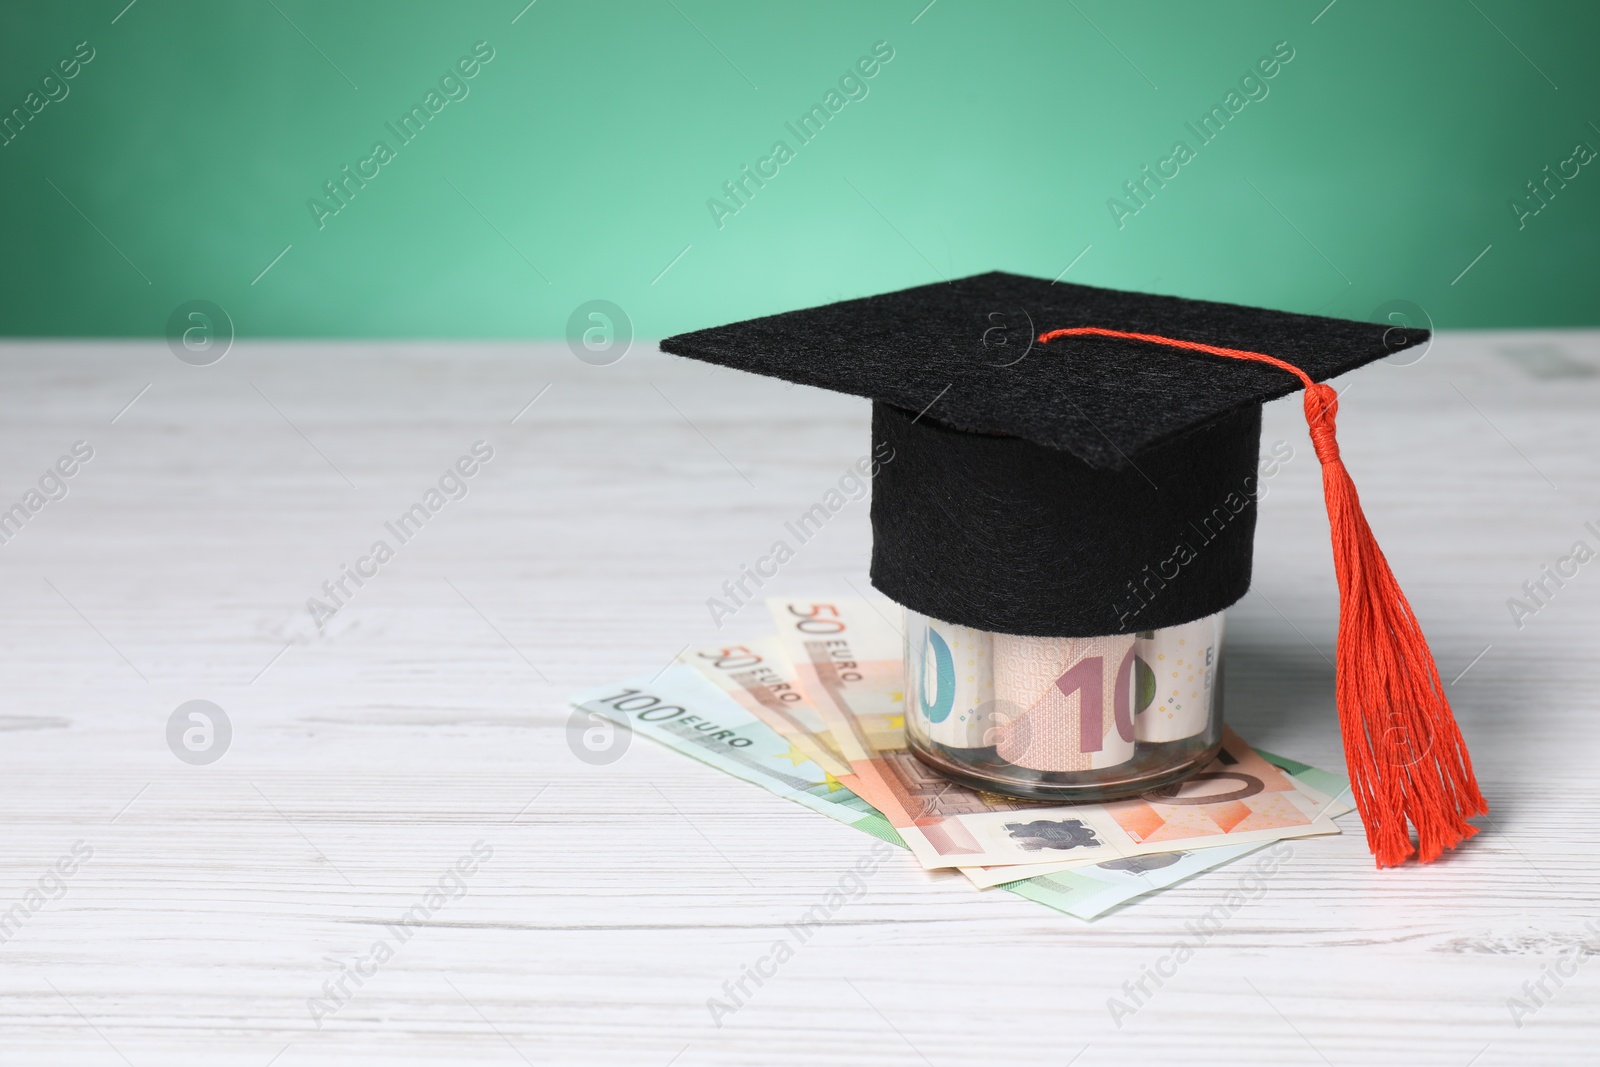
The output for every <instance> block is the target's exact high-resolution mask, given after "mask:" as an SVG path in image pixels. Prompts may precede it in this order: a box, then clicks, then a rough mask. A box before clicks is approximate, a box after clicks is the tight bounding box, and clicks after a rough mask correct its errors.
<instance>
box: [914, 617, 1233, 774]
mask: <svg viewBox="0 0 1600 1067" xmlns="http://www.w3.org/2000/svg"><path fill="white" fill-rule="evenodd" d="M905 635H906V655H905V671H906V681H905V721H906V740H907V743H908V744H909V746H910V748H911V751H912V752H913V753H915V755H916V757H917V758H918V759H920V760H921V761H922V762H923V763H925V764H927V765H928V766H929V767H932V768H933V769H934V770H936V771H938V772H939V773H941V774H943V775H945V776H946V777H949V778H953V779H954V780H956V781H958V782H961V783H963V784H964V785H969V786H974V787H976V788H979V789H987V790H989V791H991V792H995V793H1002V794H1005V795H1007V796H1014V797H1024V798H1028V799H1034V800H1039V799H1062V800H1068V801H1098V800H1111V799H1115V798H1118V797H1126V796H1133V795H1135V794H1138V793H1145V792H1148V791H1150V790H1152V789H1157V788H1160V787H1161V786H1164V785H1169V784H1171V783H1173V782H1176V781H1178V780H1179V779H1181V778H1184V777H1186V776H1187V775H1189V774H1192V773H1193V772H1195V771H1197V770H1199V769H1200V768H1201V767H1203V766H1205V765H1206V764H1207V763H1208V762H1210V760H1211V759H1212V757H1214V756H1215V755H1216V754H1217V752H1218V751H1219V750H1220V749H1221V747H1222V636H1223V613H1222V612H1220V611H1219V612H1218V613H1217V614H1215V615H1208V616H1207V617H1205V618H1203V619H1198V620H1196V621H1194V622H1189V623H1184V624H1183V625H1181V626H1168V627H1166V628H1165V629H1161V630H1153V631H1145V632H1143V633H1133V634H1120V635H1115V636H1110V637H1019V636H1016V635H1014V634H998V633H988V632H986V631H983V630H974V629H972V628H970V627H966V626H958V625H955V624H952V623H945V622H940V621H939V620H937V619H930V618H928V617H927V616H924V615H920V614H918V613H917V612H915V611H911V610H910V609H907V611H906V628H905Z"/></svg>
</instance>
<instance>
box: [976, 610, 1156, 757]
mask: <svg viewBox="0 0 1600 1067" xmlns="http://www.w3.org/2000/svg"><path fill="white" fill-rule="evenodd" d="M1134 644H1135V635H1134V634H1121V635H1116V636H1111V637H1019V636H1016V635H1013V634H995V635H994V652H993V655H994V692H995V700H996V703H997V705H998V706H999V707H1000V708H1002V709H1004V710H1003V711H1002V712H1001V713H1000V714H999V716H997V717H1001V716H1003V717H1004V718H1005V719H1006V721H1005V723H1004V724H1003V725H998V726H997V727H996V730H995V735H994V736H995V740H996V755H997V756H999V758H1000V759H1002V760H1004V761H1006V762H1007V763H1010V764H1012V765H1013V766H1016V767H1023V768H1027V769H1029V770H1036V771H1050V772H1060V771H1082V770H1090V769H1099V768H1104V767H1114V766H1116V765H1117V764H1120V763H1126V762H1127V761H1128V760H1131V759H1132V758H1133V750H1134V727H1133V699H1134V692H1133V687H1134V674H1135V658H1136V657H1135V654H1134Z"/></svg>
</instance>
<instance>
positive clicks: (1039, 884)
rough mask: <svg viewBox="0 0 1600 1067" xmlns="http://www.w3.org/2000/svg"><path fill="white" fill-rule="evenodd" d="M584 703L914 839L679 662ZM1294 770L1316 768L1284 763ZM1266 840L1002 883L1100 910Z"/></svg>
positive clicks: (874, 827) (736, 770)
mask: <svg viewBox="0 0 1600 1067" xmlns="http://www.w3.org/2000/svg"><path fill="white" fill-rule="evenodd" d="M572 705H573V706H574V707H575V708H578V709H579V710H583V711H587V712H589V713H591V714H595V715H599V716H601V717H603V718H606V719H608V720H610V721H612V722H616V723H619V724H621V725H623V726H624V727H626V728H629V729H631V730H633V731H634V732H635V733H638V734H641V735H643V736H646V737H649V738H650V739H651V740H653V741H656V742H658V743H660V744H662V745H664V746H666V747H668V748H671V749H673V750H674V751H677V752H679V753H681V754H684V755H687V756H690V757H692V758H693V759H696V760H698V761H699V762H701V763H704V764H706V765H708V766H711V767H715V768H716V769H718V770H721V771H723V772H724V773H727V774H729V775H732V776H733V777H736V778H740V779H743V780H744V781H747V782H750V783H753V784H755V785H758V786H760V787H762V788H764V789H766V790H767V791H769V792H771V793H773V794H775V795H777V796H781V797H783V798H785V799H787V800H790V801H792V802H794V803H797V804H802V805H804V806H806V807H808V808H810V809H811V810H813V811H816V812H819V813H821V814H823V815H826V816H828V817H829V818H831V819H834V820H835V821H838V822H841V823H844V824H846V825H848V826H853V827H854V828H856V829H857V830H860V831H862V832H864V833H869V834H872V835H873V836H875V837H878V838H880V839H882V840H885V841H888V842H890V843H892V844H895V845H898V846H900V847H902V848H904V847H906V846H905V842H904V841H903V839H902V838H901V837H900V835H899V834H898V833H897V832H896V831H895V829H894V828H893V827H892V826H891V825H890V823H889V821H888V820H887V819H885V818H884V817H883V816H882V814H881V813H879V812H878V811H877V810H876V809H874V808H873V807H872V805H870V804H869V803H867V802H866V801H865V800H863V799H862V798H861V797H860V796H858V795H857V794H856V793H854V792H853V791H852V790H850V789H849V788H847V787H846V786H844V785H843V784H841V783H840V781H839V780H838V779H837V777H835V776H831V775H830V774H829V773H828V772H827V771H825V770H823V769H822V768H821V767H820V766H819V765H817V764H815V763H807V762H806V761H805V760H804V759H803V758H801V757H800V756H799V755H798V754H797V753H795V752H794V751H793V748H794V746H793V745H792V744H791V743H790V742H789V741H788V740H787V739H785V738H784V737H782V736H781V735H779V734H778V733H777V732H776V731H774V730H772V729H771V728H770V727H768V726H767V725H766V724H765V723H763V722H761V721H760V720H758V719H756V718H755V717H754V716H753V715H752V714H751V713H750V712H749V711H747V710H746V709H745V708H744V707H742V706H741V705H740V704H739V703H738V702H736V701H735V700H733V699H732V698H731V697H730V696H729V695H728V694H727V693H726V692H725V691H723V690H721V689H720V688H718V687H717V686H716V685H714V684H713V683H711V682H709V681H707V680H706V679H705V678H704V677H703V676H702V675H701V674H700V673H699V672H697V671H695V670H693V669H691V668H688V667H685V666H682V665H679V664H675V665H673V666H672V667H669V668H668V669H667V670H666V671H665V672H663V673H662V674H661V675H660V676H658V677H656V678H654V679H643V678H641V679H638V680H636V681H633V682H629V683H624V684H621V685H613V686H603V687H598V688H595V689H592V690H589V691H587V692H584V693H580V694H578V695H576V696H574V697H573V698H572ZM1285 769H1287V770H1290V772H1291V773H1296V774H1298V773H1301V772H1304V771H1309V770H1311V768H1305V767H1303V766H1299V767H1298V769H1296V768H1295V767H1290V766H1286V767H1285ZM1264 844H1265V843H1260V844H1257V843H1252V844H1236V845H1228V846H1223V847H1218V848H1208V849H1203V850H1199V851H1194V852H1187V853H1183V852H1178V853H1171V854H1169V857H1170V858H1162V859H1159V860H1157V859H1150V858H1148V857H1146V858H1140V859H1137V860H1132V861H1111V862H1109V863H1105V864H1101V865H1098V866H1091V867H1084V868H1080V869H1077V870H1069V871H1062V872H1059V873H1056V874H1051V875H1047V876H1042V877H1037V878H1032V879H1026V880H1021V881H1016V882H1012V883H1010V884H1007V885H1005V886H1002V887H1001V889H1002V891H1003V892H1008V893H1012V894H1015V895H1018V896H1022V897H1025V898H1027V899H1029V900H1033V901H1035V902H1037V903H1040V904H1044V905H1045V906H1047V907H1050V908H1053V909H1055V910H1056V911H1060V912H1062V913H1064V914H1068V915H1073V916H1075V917H1077V918H1080V919H1086V920H1087V919H1093V918H1095V917H1096V916H1099V915H1101V914H1104V913H1105V912H1106V911H1109V910H1111V909H1112V908H1115V907H1117V906H1118V905H1120V904H1123V903H1126V902H1128V901H1131V900H1134V899H1137V898H1138V897H1140V896H1143V895H1145V894H1147V893H1150V892H1154V891H1156V890H1159V889H1164V888H1166V887H1168V886H1172V885H1175V884H1177V883H1178V882H1181V881H1183V880H1185V879H1187V878H1190V877H1193V876H1194V875H1196V874H1199V873H1202V872H1204V871H1207V870H1211V869H1213V868H1216V867H1220V866H1222V865H1224V864H1227V863H1229V862H1231V861H1232V860H1234V859H1237V858H1238V857H1240V856H1243V855H1245V854H1247V853H1249V852H1252V851H1254V850H1255V849H1257V848H1261V847H1264Z"/></svg>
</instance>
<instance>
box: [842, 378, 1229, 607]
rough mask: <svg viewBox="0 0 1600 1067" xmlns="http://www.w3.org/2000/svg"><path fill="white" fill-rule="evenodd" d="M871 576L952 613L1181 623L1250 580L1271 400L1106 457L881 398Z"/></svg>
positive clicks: (890, 591)
mask: <svg viewBox="0 0 1600 1067" xmlns="http://www.w3.org/2000/svg"><path fill="white" fill-rule="evenodd" d="M872 437H873V445H874V454H875V455H877V456H879V457H880V458H882V457H884V456H886V455H890V453H889V452H887V451H885V450H883V449H882V447H881V446H885V445H886V446H888V448H889V449H892V450H893V451H892V458H889V459H888V460H887V462H884V463H882V465H881V466H880V468H879V470H878V473H877V476H876V477H875V478H874V479H873V486H872V540H873V544H872V584H873V585H875V586H877V587H878V589H880V590H882V591H883V592H884V593H885V594H886V595H888V596H889V597H890V598H891V599H893V600H895V601H896V602H898V603H900V604H903V605H905V606H906V607H908V608H912V609H913V610H915V611H920V612H922V613H923V614H924V615H930V616H932V617H934V618H936V619H943V620H945V621H946V622H954V623H960V624H962V625H964V626H973V627H977V628H978V629H982V630H992V631H997V632H1000V633H1012V634H1028V635H1033V636H1039V637H1094V636H1099V635H1102V634H1117V633H1132V632H1135V631H1138V630H1149V629H1155V628H1158V627H1162V626H1174V625H1177V624H1179V623H1184V622H1191V621H1193V620H1195V619H1198V618H1202V617H1204V616H1206V615H1210V614H1211V613H1213V612H1216V611H1221V610H1222V609H1223V608H1226V607H1227V606H1228V605H1230V604H1232V603H1233V602H1234V601H1236V600H1238V599H1239V598H1240V597H1241V596H1243V595H1244V594H1245V591H1246V590H1247V589H1249V587H1250V559H1251V548H1252V538H1253V535H1254V533H1255V524H1256V502H1255V493H1256V481H1255V475H1256V464H1257V454H1258V451H1259V447H1260V438H1261V409H1260V407H1259V406H1250V407H1246V408H1243V409H1241V410H1238V411H1235V412H1233V413H1232V414H1230V415H1227V416H1225V417H1223V418H1221V419H1218V420H1213V421H1211V422H1210V423H1208V424H1207V425H1206V426H1204V427H1202V428H1200V429H1197V430H1193V431H1190V432H1189V433H1187V434H1184V435H1182V436H1180V437H1178V438H1175V439H1172V440H1170V441H1168V442H1167V443H1165V444H1162V445H1158V446H1156V447H1154V448H1150V449H1147V450H1145V451H1144V452H1142V453H1141V454H1140V455H1139V457H1138V460H1137V467H1134V466H1128V467H1124V468H1122V469H1120V470H1108V469H1104V468H1099V467H1094V466H1091V465H1089V464H1087V463H1085V462H1083V461H1082V460H1080V459H1078V458H1077V457H1075V456H1072V455H1069V454H1068V453H1065V452H1061V451H1058V450H1056V449H1053V448H1047V447H1045V446H1043V445H1039V444H1035V443H1034V442H1032V441H1026V440H1023V439H1021V438H1019V437H998V436H985V435H981V434H972V433H964V432H960V431H957V430H952V429H950V428H948V427H946V426H943V425H940V424H939V423H938V422H937V421H935V420H934V419H933V418H932V417H931V416H923V417H921V418H920V419H919V418H918V417H917V414H916V412H911V411H905V410H902V409H900V408H896V407H893V406H891V405H888V404H883V403H875V404H873V406H872Z"/></svg>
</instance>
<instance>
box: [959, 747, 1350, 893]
mask: <svg viewBox="0 0 1600 1067" xmlns="http://www.w3.org/2000/svg"><path fill="white" fill-rule="evenodd" d="M1255 752H1256V755H1257V756H1259V757H1261V758H1262V759H1264V760H1266V761H1267V762H1268V763H1270V764H1272V765H1273V766H1274V767H1276V768H1278V769H1279V770H1281V771H1284V772H1286V773H1289V774H1292V775H1293V777H1294V779H1295V781H1296V782H1297V783H1298V784H1299V785H1301V786H1303V787H1304V790H1303V795H1305V796H1306V797H1312V796H1325V797H1329V798H1331V799H1328V800H1327V801H1326V805H1325V807H1323V808H1322V809H1320V810H1319V814H1322V815H1326V816H1327V817H1328V818H1330V819H1337V818H1338V817H1339V816H1341V815H1344V814H1347V813H1348V812H1352V811H1354V810H1355V802H1354V800H1353V798H1352V797H1351V794H1350V792H1349V790H1348V786H1349V783H1348V782H1347V781H1346V780H1345V779H1344V778H1341V777H1340V776H1339V775H1337V774H1333V773H1331V772H1329V771H1324V770H1322V769H1320V768H1317V767H1312V766H1309V765H1307V764H1304V763H1296V762H1294V761H1293V760H1288V759H1285V758H1284V757H1282V756H1277V755H1274V754H1272V753H1269V752H1264V751H1262V750H1261V749H1256V750H1255ZM1211 842H1214V843H1211ZM1259 844H1260V843H1256V844H1253V845H1252V846H1251V847H1252V848H1253V847H1258V846H1259ZM1234 847H1236V844H1235V843H1232V842H1230V840H1229V839H1228V838H1227V837H1219V838H1208V839H1206V840H1204V841H1197V842H1195V843H1193V844H1191V845H1190V846H1189V848H1188V849H1187V850H1184V851H1187V852H1194V853H1202V852H1207V851H1209V850H1210V849H1212V848H1234ZM1174 854H1176V853H1151V854H1149V856H1146V857H1139V858H1140V859H1142V860H1143V862H1142V863H1135V864H1133V866H1132V867H1125V866H1116V865H1113V866H1111V867H1110V868H1109V869H1111V870H1122V869H1139V870H1157V869H1162V868H1164V867H1166V866H1167V864H1168V863H1169V862H1170V861H1167V860H1164V859H1160V858H1159V857H1162V856H1165V855H1174ZM1151 857H1155V858H1151ZM1131 862H1132V861H1130V863H1131ZM1100 863H1101V861H1099V860H1095V859H1089V858H1086V859H1073V860H1056V861H1054V862H1044V863H1011V864H1005V865H1003V866H998V867H963V868H961V873H962V874H964V875H966V876H967V878H968V879H969V880H970V881H971V882H972V884H973V885H975V886H977V887H978V888H979V889H988V888H990V887H993V886H997V885H1005V884H1006V883H1007V882H1015V881H1019V880H1021V879H1024V878H1040V877H1047V876H1049V875H1053V874H1060V873H1061V872H1063V871H1073V870H1078V869H1079V868H1083V867H1094V866H1099V865H1100Z"/></svg>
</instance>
